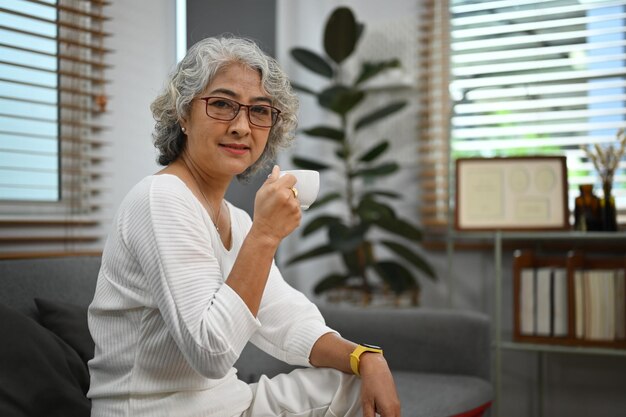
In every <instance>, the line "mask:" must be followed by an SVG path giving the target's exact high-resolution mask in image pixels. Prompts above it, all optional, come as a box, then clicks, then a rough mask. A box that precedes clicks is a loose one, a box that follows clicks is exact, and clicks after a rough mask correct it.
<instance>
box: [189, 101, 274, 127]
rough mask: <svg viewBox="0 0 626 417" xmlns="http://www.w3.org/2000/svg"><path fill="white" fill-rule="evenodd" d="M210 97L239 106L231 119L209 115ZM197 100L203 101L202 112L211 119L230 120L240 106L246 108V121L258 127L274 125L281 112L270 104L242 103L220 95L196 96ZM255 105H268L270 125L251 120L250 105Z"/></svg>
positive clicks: (238, 110) (237, 113) (237, 112)
mask: <svg viewBox="0 0 626 417" xmlns="http://www.w3.org/2000/svg"><path fill="white" fill-rule="evenodd" d="M212 98H221V99H224V100H228V101H232V102H233V103H235V104H237V105H238V106H239V107H238V108H237V111H236V112H235V115H234V116H233V117H232V118H231V119H219V118H217V117H215V116H211V115H210V114H209V100H210V99H212ZM198 100H202V101H204V113H205V114H206V115H207V116H208V117H210V118H211V119H215V120H221V121H223V122H230V121H231V120H235V119H236V118H237V116H238V115H239V112H240V111H241V108H242V107H245V108H246V109H247V111H246V113H247V115H248V122H250V124H251V125H253V126H256V127H260V128H263V129H270V128H272V127H274V126H275V125H276V123H277V122H278V117H279V116H280V114H281V113H282V112H281V111H280V110H278V109H277V108H276V107H274V106H270V105H269V104H243V103H240V102H238V101H237V100H233V99H232V98H228V97H222V96H207V97H198ZM257 106H263V107H269V108H270V112H271V114H272V124H271V125H270V126H260V125H258V124H256V123H254V122H253V121H252V119H251V118H250V107H257ZM274 115H275V116H274Z"/></svg>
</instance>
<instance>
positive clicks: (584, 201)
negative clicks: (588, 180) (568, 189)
mask: <svg viewBox="0 0 626 417" xmlns="http://www.w3.org/2000/svg"><path fill="white" fill-rule="evenodd" d="M578 188H579V189H580V196H578V197H576V200H574V203H575V205H574V229H576V230H580V231H583V232H584V231H590V232H591V231H598V230H602V229H603V221H602V219H603V217H602V210H601V202H600V199H599V198H598V197H596V196H595V195H594V194H593V184H581V185H580V186H579V187H578Z"/></svg>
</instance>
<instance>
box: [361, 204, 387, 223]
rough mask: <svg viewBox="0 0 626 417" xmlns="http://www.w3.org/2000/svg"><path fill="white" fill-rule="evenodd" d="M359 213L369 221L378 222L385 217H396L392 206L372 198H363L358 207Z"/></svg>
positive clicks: (363, 218)
mask: <svg viewBox="0 0 626 417" xmlns="http://www.w3.org/2000/svg"><path fill="white" fill-rule="evenodd" d="M357 213H358V214H359V217H360V218H361V219H362V220H363V221H364V222H368V223H376V222H377V221H379V220H381V219H383V218H387V217H390V218H394V217H396V213H395V212H394V210H393V208H391V206H388V205H387V204H382V203H379V202H378V201H375V200H372V199H365V200H361V202H360V203H359V206H358V207H357Z"/></svg>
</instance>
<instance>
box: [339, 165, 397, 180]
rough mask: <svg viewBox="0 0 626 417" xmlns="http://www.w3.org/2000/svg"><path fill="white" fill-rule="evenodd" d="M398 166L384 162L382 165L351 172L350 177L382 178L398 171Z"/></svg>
mask: <svg viewBox="0 0 626 417" xmlns="http://www.w3.org/2000/svg"><path fill="white" fill-rule="evenodd" d="M398 168H399V166H398V164H397V163H395V162H386V163H384V164H381V165H378V166H375V167H371V168H363V169H358V170H356V171H353V172H351V173H350V174H349V175H350V176H351V177H353V178H354V177H382V176H384V175H391V174H393V173H394V172H396V171H397V170H398Z"/></svg>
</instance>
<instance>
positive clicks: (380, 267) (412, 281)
mask: <svg viewBox="0 0 626 417" xmlns="http://www.w3.org/2000/svg"><path fill="white" fill-rule="evenodd" d="M374 269H375V270H376V272H378V275H380V277H381V278H382V279H383V281H385V283H387V285H389V287H390V288H391V290H392V291H393V292H395V293H396V294H402V293H403V292H405V291H407V290H410V289H412V288H416V287H417V285H418V283H417V279H416V278H415V277H414V276H413V274H412V273H411V271H409V270H408V269H407V268H405V267H404V265H401V264H399V263H397V262H394V261H380V262H377V263H376V265H374Z"/></svg>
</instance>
